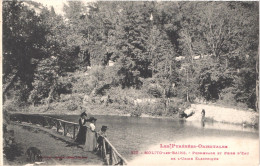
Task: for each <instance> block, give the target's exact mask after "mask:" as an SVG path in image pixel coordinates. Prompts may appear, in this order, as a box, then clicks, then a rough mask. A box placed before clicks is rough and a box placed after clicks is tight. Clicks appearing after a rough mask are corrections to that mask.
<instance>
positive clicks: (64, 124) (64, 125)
mask: <svg viewBox="0 0 260 166" xmlns="http://www.w3.org/2000/svg"><path fill="white" fill-rule="evenodd" d="M63 135H64V136H66V135H67V132H66V123H65V122H64V123H63Z"/></svg>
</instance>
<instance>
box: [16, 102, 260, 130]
mask: <svg viewBox="0 0 260 166" xmlns="http://www.w3.org/2000/svg"><path fill="white" fill-rule="evenodd" d="M202 109H205V111H206V115H205V122H222V123H228V124H237V125H243V126H253V127H256V128H257V127H258V124H259V114H258V113H257V112H254V111H252V110H242V109H235V108H229V107H222V106H217V105H213V104H191V107H189V108H187V109H186V110H185V113H187V114H189V113H190V112H192V111H193V112H195V114H194V115H193V116H191V117H189V118H187V120H188V121H201V110H202ZM83 111H86V113H87V114H88V115H89V116H92V115H93V116H94V115H112V116H131V113H129V112H127V111H126V110H124V108H122V109H115V108H113V107H111V106H105V105H102V104H100V105H88V106H85V107H84V108H83V109H82V110H80V109H77V110H74V111H65V110H64V109H62V107H61V106H58V107H57V108H54V107H52V108H51V109H49V110H48V111H46V107H45V106H40V107H33V106H30V107H29V108H28V109H24V110H23V111H20V112H19V113H28V114H49V115H51V114H56V115H57V114H58V115H79V114H81V113H82V112H83ZM13 113H18V112H13ZM140 117H144V118H163V119H165V118H169V119H176V118H179V117H178V114H177V113H176V114H173V115H172V116H170V117H169V116H158V115H149V114H145V113H142V114H141V115H140Z"/></svg>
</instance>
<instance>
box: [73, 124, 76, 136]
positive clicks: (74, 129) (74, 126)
mask: <svg viewBox="0 0 260 166" xmlns="http://www.w3.org/2000/svg"><path fill="white" fill-rule="evenodd" d="M75 137H76V125H73V139H75Z"/></svg>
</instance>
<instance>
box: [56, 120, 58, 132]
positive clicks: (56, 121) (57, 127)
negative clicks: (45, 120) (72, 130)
mask: <svg viewBox="0 0 260 166" xmlns="http://www.w3.org/2000/svg"><path fill="white" fill-rule="evenodd" d="M56 128H57V133H58V132H59V123H58V121H56Z"/></svg>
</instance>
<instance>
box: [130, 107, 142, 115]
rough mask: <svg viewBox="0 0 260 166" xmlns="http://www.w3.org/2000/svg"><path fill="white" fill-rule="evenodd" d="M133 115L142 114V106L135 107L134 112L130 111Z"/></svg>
mask: <svg viewBox="0 0 260 166" xmlns="http://www.w3.org/2000/svg"><path fill="white" fill-rule="evenodd" d="M130 115H131V116H135V117H140V116H141V115H142V108H140V107H134V108H133V109H132V112H131V113H130Z"/></svg>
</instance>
